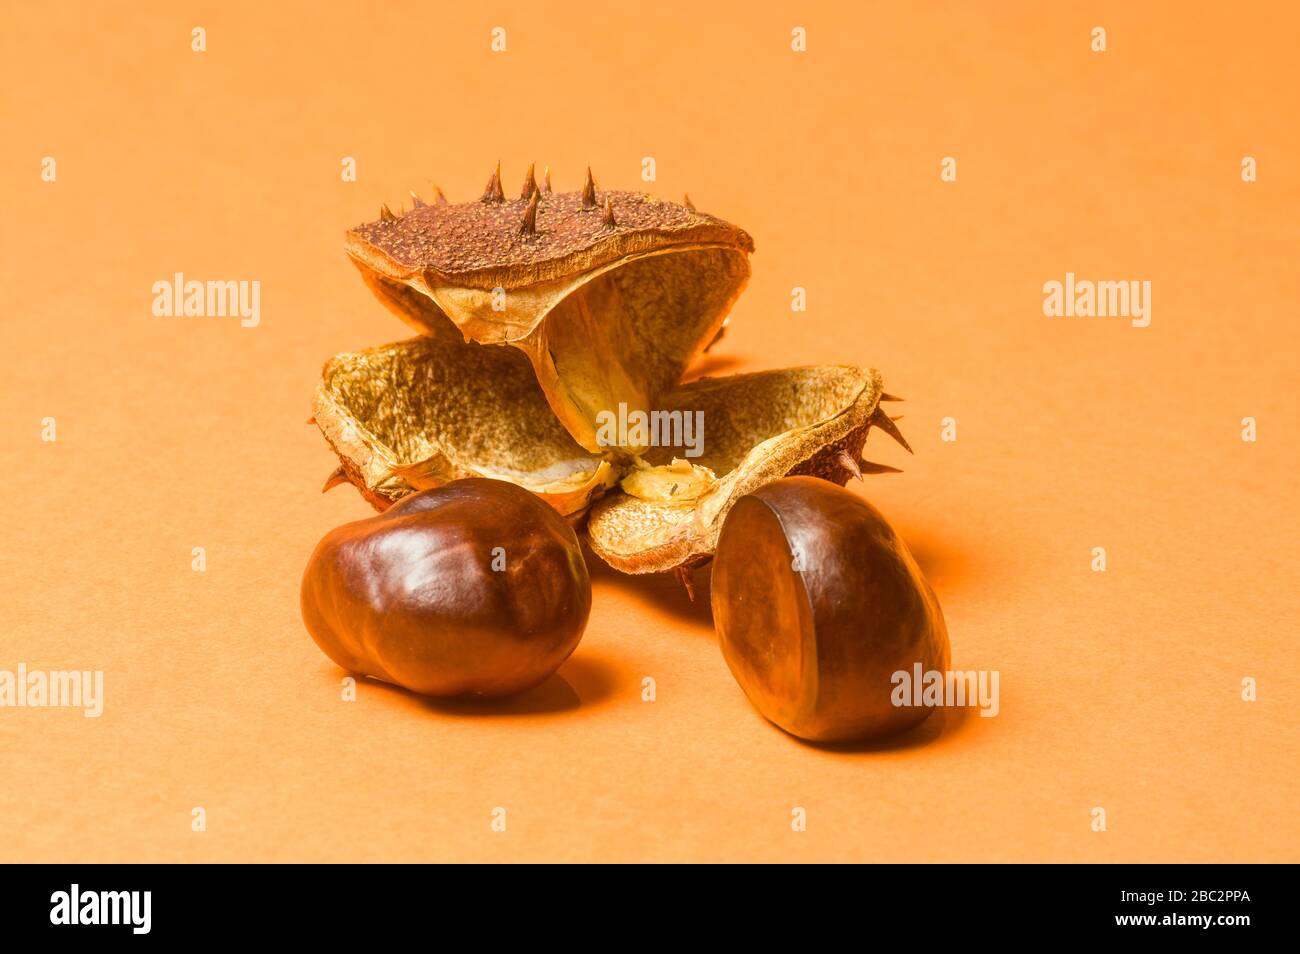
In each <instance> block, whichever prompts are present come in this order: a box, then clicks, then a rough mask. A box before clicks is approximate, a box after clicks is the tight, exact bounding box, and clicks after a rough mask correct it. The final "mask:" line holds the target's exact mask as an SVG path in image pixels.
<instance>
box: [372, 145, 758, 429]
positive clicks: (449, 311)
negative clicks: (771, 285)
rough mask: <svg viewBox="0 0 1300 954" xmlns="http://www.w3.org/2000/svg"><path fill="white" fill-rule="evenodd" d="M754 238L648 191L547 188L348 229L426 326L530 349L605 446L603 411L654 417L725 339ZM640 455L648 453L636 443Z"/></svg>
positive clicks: (378, 286) (394, 300)
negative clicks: (694, 365)
mask: <svg viewBox="0 0 1300 954" xmlns="http://www.w3.org/2000/svg"><path fill="white" fill-rule="evenodd" d="M753 247H754V245H753V240H752V239H750V237H749V235H747V234H746V233H745V232H744V231H743V230H741V229H739V228H736V227H735V226H733V225H730V224H729V223H727V222H724V221H723V220H721V219H718V218H715V217H714V216H711V215H706V214H703V213H701V212H698V211H696V210H695V209H694V207H693V206H689V205H677V204H676V203H672V202H664V201H660V200H658V199H655V198H653V197H651V196H649V195H645V194H643V193H639V192H616V191H608V192H607V191H604V190H597V189H596V188H595V185H594V182H593V181H592V180H591V178H590V172H589V173H588V181H587V184H586V188H584V189H583V190H582V191H580V192H577V191H575V192H568V193H555V192H550V191H544V190H543V189H540V188H538V186H537V184H536V182H535V180H534V178H533V175H532V171H531V169H530V170H529V173H528V176H527V177H526V178H525V183H524V188H523V190H522V192H521V194H520V197H519V198H518V199H513V200H507V199H506V198H505V196H504V192H503V190H502V188H501V182H500V174H499V170H498V172H497V173H494V175H493V178H492V179H491V180H489V182H488V188H487V189H486V190H485V192H484V195H483V196H482V197H481V198H480V199H477V200H474V201H470V202H462V203H447V202H439V203H434V204H425V203H423V202H421V203H420V204H419V205H417V207H416V208H414V209H412V210H410V211H408V212H404V213H402V214H400V215H398V214H395V213H392V212H391V211H388V210H387V209H386V208H385V210H384V213H383V214H382V215H381V217H380V219H379V220H378V221H375V222H371V223H368V224H366V225H361V226H358V227H356V228H354V229H352V230H351V231H350V232H348V233H347V239H346V250H347V252H348V254H349V256H351V258H352V260H353V262H354V263H355V264H356V265H357V267H358V268H359V269H360V270H361V273H362V276H363V277H364V278H365V280H366V282H367V284H368V285H369V286H370V287H371V288H372V289H373V290H374V292H375V293H376V295H378V296H379V298H380V299H381V300H382V301H384V303H385V304H387V305H388V306H389V307H390V308H391V309H392V310H393V311H394V312H396V313H397V314H398V315H399V316H400V317H401V318H402V319H403V320H405V321H407V322H408V323H409V324H410V325H412V326H413V327H415V328H417V329H418V330H420V331H421V332H424V333H426V334H429V333H436V332H437V329H438V328H439V327H441V326H442V325H444V324H447V323H450V324H452V325H454V326H455V327H456V328H458V329H459V330H460V333H461V334H462V335H463V336H464V338H466V339H467V340H471V341H476V342H479V343H482V344H505V345H511V346H513V347H514V348H517V349H519V350H520V351H521V352H522V353H523V354H524V355H525V356H526V357H527V360H528V362H529V364H530V365H531V366H532V369H533V372H534V374H535V375H536V377H537V381H538V383H539V384H540V386H541V391H542V394H543V395H544V397H545V399H546V401H547V402H548V403H549V404H550V406H551V409H552V411H553V412H554V414H555V416H556V417H557V418H558V419H559V420H560V422H561V424H562V425H563V426H564V427H565V428H566V429H567V430H568V432H569V433H570V434H571V435H572V436H573V438H574V439H575V440H576V441H577V443H578V444H579V445H580V446H581V447H583V448H585V449H587V450H589V451H592V452H598V451H599V450H600V447H599V444H598V442H597V440H596V424H595V418H596V415H597V413H599V412H600V411H601V410H602V409H606V408H612V407H618V406H619V405H620V404H626V405H627V406H628V407H629V408H632V409H639V410H643V411H649V410H651V409H652V408H654V407H656V406H658V403H659V399H660V397H661V396H662V395H663V394H665V393H667V392H668V391H670V390H672V389H673V388H675V387H676V386H677V384H678V382H679V381H680V380H681V377H682V374H683V372H684V371H685V369H686V367H687V366H688V365H689V364H690V362H691V361H692V360H694V359H695V357H696V356H697V355H698V354H699V353H700V352H701V351H702V350H703V349H704V348H705V347H706V346H707V345H708V344H709V343H710V342H711V341H712V340H713V339H714V337H715V336H716V335H717V334H718V332H719V331H720V329H721V328H722V324H723V322H724V321H725V319H726V315H727V312H728V311H729V310H730V308H731V306H732V303H733V302H734V301H735V300H736V297H737V296H738V295H739V294H740V292H741V290H742V289H743V288H744V286H745V283H746V282H747V281H748V279H749V261H748V255H749V253H750V252H752V251H753ZM632 450H634V451H635V450H640V448H632Z"/></svg>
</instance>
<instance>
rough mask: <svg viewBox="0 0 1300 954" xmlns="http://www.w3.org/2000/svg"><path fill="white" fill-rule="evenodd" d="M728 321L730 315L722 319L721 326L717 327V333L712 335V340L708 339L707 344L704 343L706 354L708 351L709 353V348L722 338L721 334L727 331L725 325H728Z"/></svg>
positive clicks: (729, 320)
mask: <svg viewBox="0 0 1300 954" xmlns="http://www.w3.org/2000/svg"><path fill="white" fill-rule="evenodd" d="M730 322H731V317H730V316H728V317H726V318H724V319H722V327H721V328H719V329H718V333H717V334H716V335H714V336H713V340H712V341H710V342H709V343H708V344H706V345H705V346H704V353H705V354H708V353H709V349H710V348H712V347H713V346H714V345H715V344H717V343H718V342H719V341H721V340H722V336H723V335H725V334H726V333H727V325H728V324H729V323H730Z"/></svg>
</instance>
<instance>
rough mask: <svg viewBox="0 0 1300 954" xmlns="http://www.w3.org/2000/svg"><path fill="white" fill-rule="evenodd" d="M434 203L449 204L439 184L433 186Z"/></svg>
mask: <svg viewBox="0 0 1300 954" xmlns="http://www.w3.org/2000/svg"><path fill="white" fill-rule="evenodd" d="M433 203H434V205H446V204H447V197H446V196H445V195H443V194H442V190H441V189H439V188H438V187H437V186H434V187H433Z"/></svg>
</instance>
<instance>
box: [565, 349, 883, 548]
mask: <svg viewBox="0 0 1300 954" xmlns="http://www.w3.org/2000/svg"><path fill="white" fill-rule="evenodd" d="M881 397H882V392H881V381H880V375H879V374H878V373H877V372H876V371H874V370H865V369H862V368H857V367H847V366H821V367H809V368H790V369H785V370H780V371H765V372H759V373H756V374H742V375H736V376H734V377H727V378H707V379H702V380H700V381H696V382H692V383H690V384H687V385H684V386H682V387H681V388H679V389H678V390H677V391H675V392H674V393H672V394H671V395H669V396H668V398H667V400H666V402H665V403H666V406H667V407H669V408H671V409H673V410H682V411H683V412H694V411H701V412H702V413H703V422H704V441H703V451H704V452H703V454H702V455H701V456H699V457H698V458H696V459H694V460H692V461H691V463H693V464H696V465H699V466H703V467H707V468H708V469H709V470H710V471H712V472H713V473H714V474H716V475H717V478H718V479H717V482H716V484H715V485H714V486H713V487H712V489H710V490H709V491H708V492H707V493H705V494H703V495H702V496H700V497H699V498H698V499H695V500H692V501H690V502H688V503H687V504H684V505H673V504H669V503H664V502H662V501H660V500H644V499H641V498H639V497H636V496H633V495H632V494H629V493H627V492H626V491H625V490H622V489H615V490H612V491H610V492H609V493H608V494H607V495H605V496H604V497H603V498H602V499H600V500H599V501H598V502H597V503H596V504H595V505H594V506H593V508H592V512H591V516H590V518H589V520H588V523H587V533H588V539H589V540H590V543H591V548H592V550H594V551H595V552H596V554H597V555H599V556H600V557H601V558H602V559H604V560H605V561H606V562H607V563H609V564H610V565H611V566H613V567H614V568H615V569H618V570H622V571H623V572H625V573H655V572H662V571H665V570H672V569H676V568H678V567H689V566H693V565H696V564H699V563H702V562H704V561H705V560H707V559H708V558H709V557H710V556H711V555H712V553H713V551H714V549H715V547H716V545H717V539H718V534H719V532H720V531H721V528H722V521H723V519H724V518H725V517H726V515H727V511H728V510H729V509H730V507H731V504H732V503H733V502H734V501H735V500H737V499H738V498H740V497H741V496H744V495H745V494H747V493H749V492H751V491H752V490H755V489H757V488H758V487H761V486H763V485H764V484H766V483H769V482H771V481H773V480H776V479H778V478H780V477H784V476H786V475H788V474H810V475H813V476H818V477H822V478H825V479H827V480H832V481H834V482H835V483H838V484H844V483H845V482H846V481H848V480H849V479H850V478H852V477H856V476H859V475H860V471H861V470H862V469H864V465H862V464H861V461H860V458H861V452H862V447H863V444H864V443H865V441H866V438H867V433H868V430H869V429H870V428H871V427H872V426H873V424H874V425H878V426H882V427H885V428H890V429H892V428H893V424H892V422H890V421H889V419H888V418H887V417H886V416H885V415H884V414H883V412H882V411H880V409H879V402H880V400H881ZM682 453H683V451H682V449H680V448H663V447H658V448H654V449H652V450H650V451H648V452H647V453H646V454H645V459H646V460H647V462H648V463H651V464H660V465H662V464H666V463H669V462H670V461H671V460H672V458H674V457H680V456H681V455H682ZM865 469H867V470H892V468H882V467H879V466H878V465H865Z"/></svg>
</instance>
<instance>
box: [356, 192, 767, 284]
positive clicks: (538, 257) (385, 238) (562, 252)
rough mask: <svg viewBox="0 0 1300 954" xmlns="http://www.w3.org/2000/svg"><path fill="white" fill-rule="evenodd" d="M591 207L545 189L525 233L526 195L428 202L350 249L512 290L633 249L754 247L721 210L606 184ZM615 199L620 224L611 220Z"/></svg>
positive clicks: (393, 270) (439, 277)
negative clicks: (607, 218)
mask: <svg viewBox="0 0 1300 954" xmlns="http://www.w3.org/2000/svg"><path fill="white" fill-rule="evenodd" d="M596 200H597V207H596V208H594V209H584V208H583V205H582V194H581V193H580V192H566V193H560V192H554V193H546V194H545V195H544V196H543V197H542V201H541V202H540V204H539V205H538V208H537V212H536V233H535V234H534V235H532V236H522V235H521V234H520V223H521V222H522V221H523V218H524V215H525V212H526V211H527V208H528V204H529V203H528V200H527V199H523V198H520V199H514V200H507V201H503V202H484V201H482V200H477V201H473V202H462V203H454V204H446V205H425V206H421V207H419V208H416V209H412V210H411V211H409V212H406V213H404V214H403V215H401V216H400V217H398V218H395V219H389V220H385V219H380V220H378V221H375V222H369V223H367V224H365V225H359V226H357V227H356V228H354V229H352V230H351V231H349V232H348V233H347V246H346V248H347V252H348V254H349V255H351V256H352V257H353V258H354V259H357V260H358V261H360V262H364V263H366V264H367V265H368V266H369V267H370V268H372V269H373V270H374V271H376V272H379V273H381V274H384V275H387V276H389V277H392V278H395V279H398V280H399V281H404V280H406V279H408V278H411V277H414V276H417V275H418V276H420V277H421V278H423V279H424V280H425V281H426V282H427V283H428V285H430V286H436V285H454V286H462V287H465V288H479V289H486V290H489V291H490V290H491V289H493V288H498V287H501V288H505V289H507V290H513V289H519V288H525V287H527V286H530V285H536V284H539V283H541V282H548V281H554V280H556V279H563V278H568V277H571V276H574V275H579V274H582V273H584V272H588V271H590V270H591V269H593V268H599V267H601V266H603V265H609V264H612V263H614V262H617V261H618V260H620V259H622V258H625V257H626V256H628V255H636V254H641V253H646V252H654V251H663V250H665V249H669V248H671V247H673V246H691V245H720V246H730V247H734V248H736V249H739V250H741V251H743V252H746V253H749V252H752V251H753V250H754V241H753V239H751V238H750V237H749V235H748V234H747V233H746V232H745V231H744V230H743V229H740V228H737V227H736V226H734V225H731V224H730V223H728V222H725V221H723V220H722V219H719V218H717V217H715V216H712V215H707V214H705V213H702V212H697V211H694V210H692V209H688V208H687V207H685V206H682V205H678V204H676V203H674V202H664V201H661V200H659V199H655V198H653V197H651V196H648V195H646V194H644V193H641V192H621V191H609V192H606V191H603V190H601V191H598V192H597V193H596ZM606 200H608V201H609V204H610V208H611V210H612V211H613V213H614V218H615V221H616V222H617V225H615V226H614V227H612V228H610V227H608V226H606V225H605V224H604V212H603V209H604V205H605V202H606Z"/></svg>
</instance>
